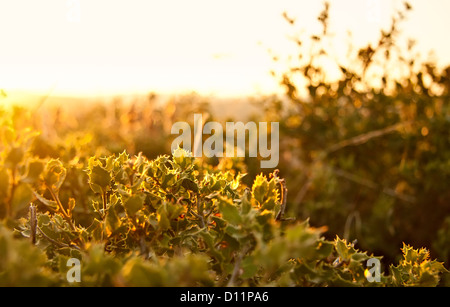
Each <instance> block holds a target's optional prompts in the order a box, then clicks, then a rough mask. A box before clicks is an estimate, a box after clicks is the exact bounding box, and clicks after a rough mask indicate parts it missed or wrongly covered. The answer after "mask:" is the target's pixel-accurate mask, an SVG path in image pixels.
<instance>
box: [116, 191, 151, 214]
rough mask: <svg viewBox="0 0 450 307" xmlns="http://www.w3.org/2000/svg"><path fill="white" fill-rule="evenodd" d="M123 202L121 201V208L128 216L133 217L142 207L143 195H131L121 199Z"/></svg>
mask: <svg viewBox="0 0 450 307" xmlns="http://www.w3.org/2000/svg"><path fill="white" fill-rule="evenodd" d="M123 198H125V200H122V201H123V206H124V208H125V210H126V212H127V214H128V216H133V215H135V214H136V212H138V211H139V210H140V209H141V208H142V206H144V202H145V194H144V193H139V194H134V195H131V196H130V197H123Z"/></svg>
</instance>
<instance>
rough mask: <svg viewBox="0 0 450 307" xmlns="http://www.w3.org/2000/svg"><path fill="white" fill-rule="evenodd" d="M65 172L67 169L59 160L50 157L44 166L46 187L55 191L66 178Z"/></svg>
mask: <svg viewBox="0 0 450 307" xmlns="http://www.w3.org/2000/svg"><path fill="white" fill-rule="evenodd" d="M66 172H67V171H66V169H65V168H64V166H63V164H62V163H61V161H59V160H55V159H51V160H49V161H48V162H47V165H46V166H45V170H44V181H45V183H46V184H47V186H48V187H50V188H52V189H53V190H54V191H55V192H57V191H58V190H59V189H60V188H61V186H62V184H63V182H64V180H65V178H66Z"/></svg>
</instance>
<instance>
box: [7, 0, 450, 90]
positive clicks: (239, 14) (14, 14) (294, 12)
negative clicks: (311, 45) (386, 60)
mask: <svg viewBox="0 0 450 307" xmlns="http://www.w3.org/2000/svg"><path fill="white" fill-rule="evenodd" d="M322 3H323V2H322V1H310V0H309V1H306V0H278V1H275V0H271V1H265V0H227V1H215V0H189V1H187V0H164V1H153V0H127V1H125V0H39V1H36V0H0V88H1V89H4V90H5V92H6V93H14V92H17V91H32V92H37V93H46V92H48V91H49V90H50V89H52V88H53V94H54V95H94V96H95V95H97V96H98V95H109V94H127V93H148V92H150V91H154V92H156V93H173V92H186V91H191V90H195V91H197V92H199V93H201V94H206V95H215V96H237V95H251V94H255V93H270V92H274V91H277V90H278V87H277V82H276V80H274V78H273V77H271V76H270V74H269V71H270V70H271V69H272V68H274V63H273V61H272V60H271V57H270V55H269V53H268V52H267V49H268V48H270V49H272V50H273V51H274V52H275V53H278V54H281V55H287V54H288V53H289V52H290V51H292V50H295V49H291V48H292V47H293V44H292V43H291V42H290V41H289V40H288V38H287V36H288V35H289V34H292V28H291V27H289V25H288V24H287V23H286V22H285V21H284V19H283V18H282V17H281V14H282V13H283V11H287V12H288V14H289V16H292V17H295V18H296V19H297V27H296V28H297V29H304V30H305V31H307V32H308V33H309V32H312V31H314V30H316V29H318V28H317V26H318V24H317V22H316V18H317V16H318V13H319V12H320V10H321V9H322ZM410 3H411V4H412V6H413V8H414V10H413V11H412V13H411V14H410V17H409V19H408V21H407V22H406V23H405V24H404V26H403V29H404V32H405V35H406V36H408V37H412V38H415V39H416V40H417V41H418V48H419V50H420V51H422V52H423V53H424V55H426V53H427V51H429V50H434V51H435V54H436V57H437V58H438V59H439V60H440V62H441V63H442V64H449V63H450V43H449V40H447V37H446V31H447V30H448V29H449V28H450V18H448V14H449V13H450V1H448V0H428V1H425V0H411V1H410ZM330 4H331V11H330V13H331V20H330V22H331V25H330V26H331V29H332V31H333V32H335V33H336V38H337V40H338V41H339V39H342V41H343V39H344V37H346V31H347V30H350V31H351V32H352V33H353V37H354V40H355V44H357V45H358V44H362V43H364V42H367V41H368V40H369V41H370V40H376V39H377V38H378V33H379V29H380V27H386V26H387V25H388V24H389V22H390V16H391V14H392V12H393V11H394V8H395V7H398V6H399V5H402V1H394V0H393V1H391V0H389V1H388V0H331V1H330ZM340 46H341V47H342V48H344V47H346V46H345V43H344V42H343V43H342V44H339V43H338V46H337V47H340Z"/></svg>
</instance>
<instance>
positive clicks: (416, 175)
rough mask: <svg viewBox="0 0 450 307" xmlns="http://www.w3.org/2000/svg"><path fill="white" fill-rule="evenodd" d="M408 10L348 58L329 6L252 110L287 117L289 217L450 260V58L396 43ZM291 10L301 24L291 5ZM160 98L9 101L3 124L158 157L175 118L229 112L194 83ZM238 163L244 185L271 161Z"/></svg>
mask: <svg viewBox="0 0 450 307" xmlns="http://www.w3.org/2000/svg"><path fill="white" fill-rule="evenodd" d="M410 9H411V8H410V6H409V5H408V4H406V3H405V6H404V8H403V9H402V10H400V11H399V12H398V13H397V14H396V15H394V16H393V19H392V26H391V27H390V28H388V29H381V31H380V36H379V41H378V43H377V44H372V45H367V46H363V47H361V48H353V49H351V50H350V52H349V57H348V60H349V61H348V63H345V64H343V63H339V62H338V61H336V60H335V59H334V58H333V54H332V50H331V49H330V48H331V47H330V46H329V38H330V34H329V33H330V32H329V29H328V18H329V14H330V13H332V12H331V11H330V9H329V5H328V4H326V5H325V6H324V9H323V11H322V13H321V14H320V16H319V17H318V21H317V22H318V23H319V24H320V25H321V31H320V32H318V33H316V34H315V35H313V36H308V37H295V38H293V39H292V43H293V44H295V45H297V47H298V53H297V54H291V55H283V56H290V58H291V59H292V61H291V65H290V66H289V67H287V68H286V69H285V70H284V71H281V72H273V76H274V78H276V79H277V80H279V82H280V86H281V87H282V88H283V89H284V93H285V95H273V96H265V97H262V96H260V97H254V98H253V99H252V101H251V102H249V103H250V104H251V108H252V110H253V109H255V110H258V111H257V112H255V113H254V114H251V115H250V116H249V117H248V120H253V121H256V122H260V121H277V122H279V123H280V140H279V141H280V163H279V165H278V168H279V169H280V174H281V176H282V177H283V178H285V179H286V182H287V187H288V191H289V194H288V204H287V208H288V212H287V215H289V216H293V217H296V218H298V219H307V218H310V224H311V225H312V226H317V227H319V226H323V225H326V226H327V227H328V232H327V233H326V234H325V235H327V234H328V235H329V239H334V238H335V236H336V235H339V236H340V237H342V238H345V239H347V240H350V241H353V240H354V239H357V240H358V241H357V242H358V243H357V244H358V246H359V247H360V248H361V249H363V250H368V251H370V252H373V253H374V254H378V255H384V259H386V261H388V262H394V261H397V260H398V258H399V257H400V256H401V251H400V250H399V246H402V242H405V243H407V244H411V245H413V246H423V247H427V248H429V249H430V250H431V256H432V258H438V259H439V260H440V261H445V262H446V265H447V266H448V264H449V263H450V133H449V131H450V104H449V102H450V96H449V95H450V67H447V68H439V67H437V66H436V65H435V63H433V62H431V61H419V60H417V58H416V56H415V52H414V43H413V41H409V42H408V44H407V45H406V46H403V45H401V44H400V43H399V42H400V40H399V37H400V36H401V33H400V32H399V30H398V25H399V24H400V23H401V22H402V21H403V20H404V18H406V16H407V13H408V11H409V10H410ZM284 18H285V19H286V22H288V23H289V24H292V27H293V31H294V30H295V26H296V25H295V23H294V22H293V20H291V19H290V17H289V14H288V13H286V14H285V15H284ZM277 60H278V57H275V56H274V61H277ZM330 63H331V64H330ZM330 65H334V68H335V69H337V70H338V71H339V75H340V77H339V78H337V79H336V80H332V81H330V80H329V78H327V72H328V71H329V69H330V67H331V66H330ZM394 68H395V69H394ZM394 72H395V73H394ZM158 98H159V97H158V94H154V93H151V94H149V95H148V96H147V97H144V98H139V99H136V100H135V101H132V102H126V103H125V102H124V101H122V100H121V98H120V97H118V98H117V99H116V100H115V101H113V102H112V103H102V102H98V103H91V104H88V103H86V104H83V105H77V106H76V107H74V106H73V105H68V106H66V105H64V103H60V104H58V105H56V106H50V105H48V104H46V103H45V101H43V103H42V104H38V105H37V106H36V107H33V108H29V107H21V106H14V107H12V108H11V109H9V108H6V107H5V108H4V109H3V110H2V121H3V123H2V126H3V127H6V126H7V125H6V123H7V122H8V123H9V124H10V125H11V126H12V127H14V129H16V130H17V131H21V130H24V129H25V128H32V130H34V131H40V132H41V133H40V135H39V136H38V137H37V138H36V139H34V141H33V143H32V144H30V152H31V153H32V154H33V155H35V156H37V157H40V158H44V157H54V158H60V159H62V160H65V161H66V162H69V161H73V160H74V159H76V157H79V156H83V157H85V156H89V155H101V154H110V153H120V152H123V150H127V152H128V153H130V154H138V153H139V152H142V153H143V154H144V155H145V156H147V157H148V158H150V159H151V158H155V157H156V156H158V155H160V154H167V153H169V152H170V146H171V142H172V140H173V138H174V137H175V136H174V135H171V134H170V130H171V127H172V124H173V123H174V122H177V121H180V120H181V121H188V122H189V121H192V120H193V113H203V114H204V115H205V116H204V118H206V115H208V121H213V120H216V121H222V122H223V121H225V120H234V118H233V116H228V117H227V118H224V117H223V116H222V115H223V112H221V108H223V107H224V106H223V105H222V106H217V105H214V104H213V103H212V102H210V101H208V99H206V98H204V97H202V96H200V95H197V94H195V93H193V94H191V95H185V96H173V97H172V98H167V99H165V101H163V103H160V102H159V99H158ZM249 107H250V106H249ZM226 108H228V106H226ZM236 114H238V115H241V114H240V113H239V111H236ZM3 130H4V131H3V132H2V133H3V134H7V129H6V128H5V129H3ZM5 131H6V132H5ZM81 153H82V154H81ZM205 162H207V163H211V164H213V165H216V164H217V163H218V162H219V161H218V160H217V159H209V160H207V161H205ZM240 162H241V163H236V164H235V166H234V167H236V168H237V169H238V170H240V171H242V172H245V173H247V174H248V175H247V177H246V178H245V180H247V181H246V183H247V184H250V183H251V182H253V180H254V178H255V176H256V175H257V174H259V173H260V172H264V173H271V172H272V171H273V170H268V169H265V170H264V169H260V168H259V161H258V159H255V158H244V159H242V160H240ZM72 184H82V183H72ZM0 214H1V215H2V216H4V215H5V212H3V211H1V212H0Z"/></svg>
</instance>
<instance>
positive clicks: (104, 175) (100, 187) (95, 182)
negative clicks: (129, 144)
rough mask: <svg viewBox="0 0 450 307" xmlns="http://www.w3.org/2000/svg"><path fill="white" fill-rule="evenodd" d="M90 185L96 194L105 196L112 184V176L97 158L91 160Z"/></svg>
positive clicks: (89, 168)
mask: <svg viewBox="0 0 450 307" xmlns="http://www.w3.org/2000/svg"><path fill="white" fill-rule="evenodd" d="M88 170H89V172H88V176H89V184H90V186H91V189H92V190H93V191H94V192H95V193H99V194H103V193H105V192H106V191H108V189H109V187H110V184H111V174H110V172H109V171H107V170H106V169H105V168H103V166H102V163H101V162H100V161H99V160H98V159H97V158H95V157H91V158H90V159H89V167H88Z"/></svg>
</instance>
